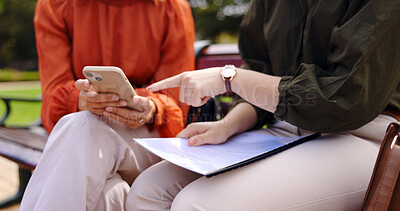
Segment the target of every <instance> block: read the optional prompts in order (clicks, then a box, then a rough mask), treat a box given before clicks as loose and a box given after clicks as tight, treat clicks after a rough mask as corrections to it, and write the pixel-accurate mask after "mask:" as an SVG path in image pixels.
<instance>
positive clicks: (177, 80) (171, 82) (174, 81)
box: [146, 73, 182, 92]
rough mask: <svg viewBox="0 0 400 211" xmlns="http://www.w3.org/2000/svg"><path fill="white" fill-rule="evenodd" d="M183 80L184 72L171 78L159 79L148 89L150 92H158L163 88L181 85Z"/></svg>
mask: <svg viewBox="0 0 400 211" xmlns="http://www.w3.org/2000/svg"><path fill="white" fill-rule="evenodd" d="M181 81H182V73H181V74H178V75H175V76H172V77H170V78H167V79H164V80H161V81H158V82H156V83H154V84H152V85H150V86H148V87H147V88H146V89H147V90H149V91H150V92H156V91H158V90H162V89H168V88H173V87H179V86H180V85H181Z"/></svg>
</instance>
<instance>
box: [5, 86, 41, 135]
mask: <svg viewBox="0 0 400 211" xmlns="http://www.w3.org/2000/svg"><path fill="white" fill-rule="evenodd" d="M0 96H3V97H4V96H5V97H17V98H24V99H37V98H39V97H40V88H33V89H22V90H0ZM41 105H42V103H41V102H21V101H12V102H11V103H10V107H11V113H10V116H9V117H8V118H7V121H6V122H5V124H6V126H9V127H15V126H19V127H25V126H29V125H30V124H32V123H34V122H35V121H37V120H38V118H39V117H40V107H41ZM5 112H6V106H5V104H4V102H0V115H1V117H3V116H4V114H5Z"/></svg>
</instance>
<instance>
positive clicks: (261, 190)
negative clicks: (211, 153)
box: [127, 115, 395, 211]
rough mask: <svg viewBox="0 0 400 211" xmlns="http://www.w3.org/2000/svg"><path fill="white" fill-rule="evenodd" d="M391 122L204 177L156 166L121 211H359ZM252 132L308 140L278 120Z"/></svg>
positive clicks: (383, 120) (328, 136)
mask: <svg viewBox="0 0 400 211" xmlns="http://www.w3.org/2000/svg"><path fill="white" fill-rule="evenodd" d="M394 121H395V119H394V118H392V117H390V116H386V115H380V116H378V117H377V118H376V119H375V120H374V121H372V122H370V123H369V124H367V125H365V126H363V127H362V128H360V129H358V130H355V131H348V132H343V133H336V134H323V135H322V136H321V137H320V138H317V139H315V140H312V141H309V142H306V143H303V144H300V145H298V146H296V147H294V148H291V149H288V150H286V151H283V152H281V153H279V154H277V155H274V156H272V157H269V158H266V159H264V160H261V161H258V162H256V163H253V164H251V165H248V166H244V167H241V168H239V169H236V170H233V171H230V172H227V173H224V174H221V175H217V176H214V177H211V178H206V177H204V176H201V175H198V174H196V173H193V172H190V171H188V170H185V169H183V168H180V167H177V166H175V165H173V164H171V163H169V162H166V161H162V162H160V163H157V164H155V165H153V166H152V167H150V168H148V169H146V170H145V171H144V172H143V173H141V174H140V175H139V177H138V178H137V179H136V180H135V181H134V183H133V185H132V188H131V191H130V193H129V195H128V198H127V209H128V210H153V211H154V210H176V211H195V210H196V211H203V210H204V211H247V210H249V211H270V210H304V211H314V210H315V211H320V210H323V211H330V210H332V211H340V210H359V207H360V205H361V203H362V200H363V197H364V194H365V191H366V189H367V187H368V183H369V180H370V177H371V174H372V170H373V167H374V164H375V159H376V157H377V154H378V151H379V147H380V142H381V141H382V140H383V138H384V134H385V131H386V128H387V126H388V125H389V123H390V122H394ZM258 132H261V133H265V134H272V135H278V136H293V135H301V134H303V133H307V131H302V130H300V129H298V128H297V127H294V126H292V125H290V124H288V123H285V122H282V121H277V122H276V123H275V124H274V125H272V126H271V127H270V128H268V129H265V130H259V131H258ZM244 147H245V146H244ZM221 153H223V152H221Z"/></svg>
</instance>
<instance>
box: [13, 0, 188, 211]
mask: <svg viewBox="0 0 400 211" xmlns="http://www.w3.org/2000/svg"><path fill="white" fill-rule="evenodd" d="M34 22H35V30H36V39H37V49H38V54H39V72H40V77H41V83H42V92H43V93H42V94H43V105H42V112H41V114H42V123H43V126H44V127H45V128H46V129H47V130H48V131H49V132H51V134H50V137H49V140H48V143H47V145H46V149H45V150H44V153H43V156H42V160H41V162H40V163H39V165H38V166H37V168H36V170H35V172H34V174H33V176H32V178H31V180H30V183H29V186H28V188H27V190H26V192H25V195H24V200H23V202H22V204H21V210H60V209H65V210H84V209H88V210H93V209H96V210H98V209H100V210H103V209H113V210H116V209H123V207H124V199H125V195H126V193H127V192H128V191H129V185H128V184H130V183H132V181H133V180H134V179H135V177H136V175H138V174H139V173H140V172H141V171H143V170H144V169H145V168H147V167H148V166H150V165H152V164H154V163H156V162H158V161H159V158H157V157H155V156H154V155H151V154H150V153H148V152H146V151H145V150H143V149H142V148H139V147H138V146H137V145H135V144H134V142H133V140H132V138H134V137H154V136H159V137H173V136H175V135H176V134H177V133H178V132H179V131H180V130H182V129H183V126H184V116H185V115H184V114H186V112H187V107H185V106H183V104H178V103H177V102H179V100H177V99H178V92H177V90H173V89H172V90H169V91H168V92H162V93H150V92H148V91H147V90H146V89H144V88H140V87H145V86H147V85H149V84H152V83H153V82H156V81H159V80H162V79H164V78H167V77H170V76H173V75H176V74H178V73H180V72H183V71H186V70H192V69H194V52H193V41H194V26H193V18H192V15H191V11H190V7H189V5H188V3H187V1H185V0H142V1H139V0H39V1H38V3H37V8H36V14H35V19H34ZM87 65H96V66H98V65H104V66H118V67H120V68H121V69H122V70H124V72H125V74H126V76H127V77H128V79H129V81H130V82H131V84H132V85H133V86H135V87H139V88H137V89H136V92H137V93H138V94H139V95H140V96H141V97H137V98H135V99H134V101H136V102H137V103H138V104H140V105H142V106H144V107H145V111H144V112H143V113H142V114H140V115H141V116H142V117H143V118H136V116H137V114H138V113H137V112H136V111H133V110H129V109H126V108H124V106H125V105H126V104H125V103H126V102H125V101H123V100H120V99H119V98H118V96H117V95H113V94H104V93H96V92H94V91H93V89H92V88H91V87H90V84H89V83H88V82H87V81H85V80H80V79H83V78H84V77H83V75H82V69H83V67H84V66H87ZM78 111H81V112H78ZM67 114H69V115H67ZM135 115H136V116H135ZM63 116H64V117H63ZM62 117H63V118H62Z"/></svg>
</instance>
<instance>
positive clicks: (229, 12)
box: [189, 0, 250, 42]
mask: <svg viewBox="0 0 400 211" xmlns="http://www.w3.org/2000/svg"><path fill="white" fill-rule="evenodd" d="M189 3H190V6H191V7H192V10H193V16H194V21H195V27H196V39H198V40H201V39H208V40H211V41H212V42H218V41H220V40H222V41H223V40H230V41H229V42H235V40H237V39H235V38H236V34H237V30H238V28H239V25H240V23H241V21H242V18H243V15H244V14H245V13H246V12H247V9H248V7H249V3H250V0H189ZM221 36H224V37H226V38H221ZM232 37H234V39H232Z"/></svg>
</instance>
